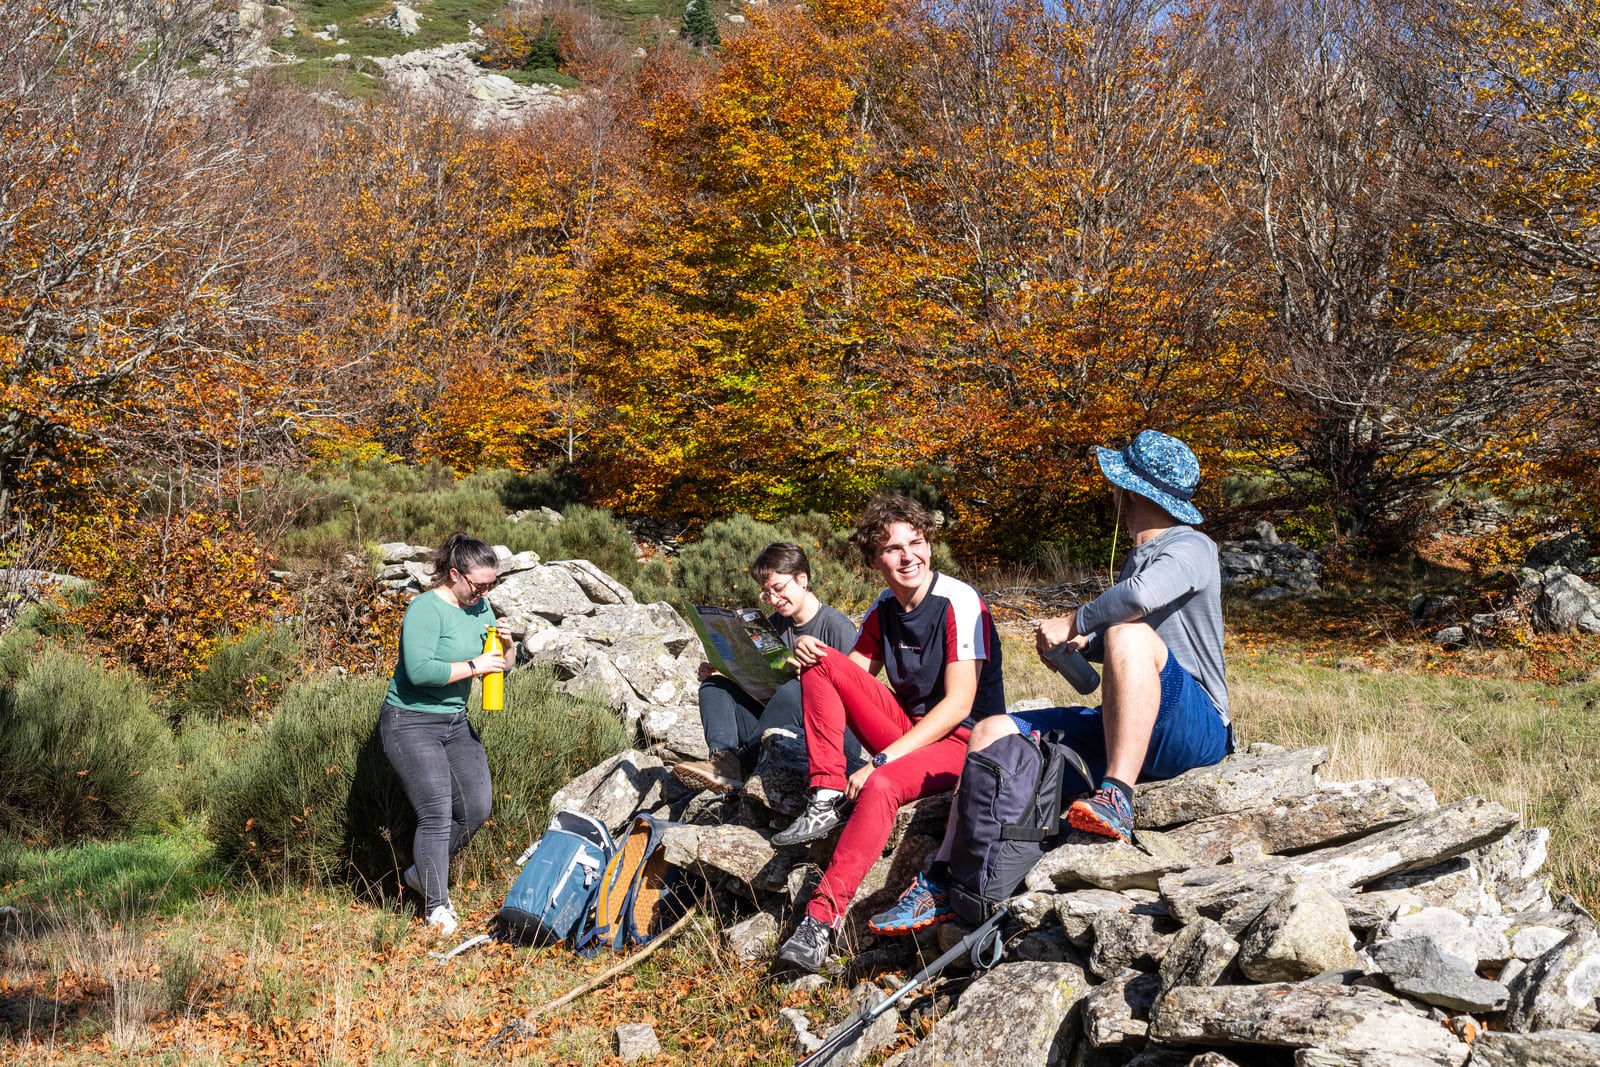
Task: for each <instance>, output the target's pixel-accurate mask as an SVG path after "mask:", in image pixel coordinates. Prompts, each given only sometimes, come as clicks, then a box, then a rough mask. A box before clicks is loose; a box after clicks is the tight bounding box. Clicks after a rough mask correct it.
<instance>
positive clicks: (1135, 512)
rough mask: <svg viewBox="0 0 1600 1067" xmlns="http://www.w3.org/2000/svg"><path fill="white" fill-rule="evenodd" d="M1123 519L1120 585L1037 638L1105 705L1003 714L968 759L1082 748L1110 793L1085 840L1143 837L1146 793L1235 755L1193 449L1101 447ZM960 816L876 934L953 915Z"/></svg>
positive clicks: (1101, 797) (985, 728)
mask: <svg viewBox="0 0 1600 1067" xmlns="http://www.w3.org/2000/svg"><path fill="white" fill-rule="evenodd" d="M1098 453H1099V460H1100V470H1101V473H1103V474H1104V475H1105V476H1106V478H1107V479H1109V480H1110V482H1111V484H1112V487H1113V488H1112V492H1113V494H1114V499H1115V500H1116V505H1117V511H1118V514H1119V515H1120V516H1121V519H1122V524H1123V525H1124V526H1125V527H1126V528H1127V531H1128V533H1129V535H1130V536H1131V537H1132V539H1133V548H1132V549H1131V550H1130V551H1129V552H1128V555H1127V556H1126V557H1125V558H1124V559H1123V561H1122V569H1121V570H1120V571H1119V572H1118V575H1117V581H1116V584H1114V585H1113V586H1111V588H1109V589H1107V590H1106V591H1105V592H1104V593H1101V594H1100V595H1099V596H1097V597H1095V598H1094V599H1093V600H1091V601H1090V602H1089V603H1087V604H1084V605H1083V606H1082V607H1080V608H1078V609H1077V610H1076V611H1073V612H1071V613H1069V614H1067V615H1063V616H1061V617H1059V618H1054V619H1045V620H1043V621H1042V622H1040V623H1038V624H1037V625H1036V626H1035V627H1034V642H1035V644H1036V646H1037V649H1038V652H1039V655H1040V657H1041V658H1044V654H1045V653H1046V652H1047V651H1050V650H1052V649H1057V648H1059V646H1062V645H1067V646H1069V647H1071V648H1074V649H1077V650H1078V651H1080V652H1082V653H1083V654H1084V655H1085V656H1087V657H1088V658H1089V659H1091V660H1099V661H1100V662H1101V663H1102V664H1103V674H1102V678H1101V687H1100V693H1101V699H1102V704H1101V706H1100V707H1098V708H1089V707H1065V708H1043V709H1040V710H1038V711H1027V712H1018V713H1016V714H1008V715H994V716H991V717H989V718H986V719H981V720H979V722H978V723H977V725H975V726H974V727H973V729H972V735H971V737H970V739H969V740H968V742H967V753H968V755H969V756H970V755H971V754H972V753H974V752H978V751H981V750H982V749H985V748H987V747H989V746H990V745H992V744H994V743H995V742H996V741H998V740H1000V739H1001V738H1002V737H1005V736H1007V735H1009V734H1017V733H1029V732H1037V733H1038V734H1040V735H1041V736H1048V737H1049V738H1050V739H1051V740H1055V741H1060V742H1064V743H1066V744H1068V745H1070V746H1072V747H1073V748H1074V749H1076V750H1077V752H1078V754H1079V755H1081V756H1082V757H1083V761H1084V763H1085V764H1086V765H1087V766H1088V769H1089V771H1090V774H1091V776H1093V778H1094V780H1096V781H1098V782H1099V788H1098V789H1097V790H1096V791H1095V792H1094V793H1093V794H1092V795H1090V796H1088V797H1086V798H1084V799H1080V800H1076V801H1074V802H1073V804H1072V807H1071V808H1069V809H1068V812H1067V819H1068V821H1069V822H1070V823H1071V824H1072V825H1073V826H1074V827H1075V828H1077V829H1079V830H1084V831H1087V832H1089V833H1092V834H1099V835H1101V836H1103V837H1110V838H1117V839H1120V840H1123V841H1129V842H1131V841H1132V840H1133V789H1134V786H1135V784H1136V783H1138V782H1140V781H1147V780H1153V779H1161V778H1171V777H1173V776H1174V775H1178V774H1182V773H1183V772H1184V771H1187V770H1190V769H1191V768H1194V767H1204V766H1207V765H1209V764H1212V763H1216V762H1217V761H1218V760H1220V759H1222V757H1223V756H1226V755H1227V754H1228V750H1229V749H1230V747H1231V745H1232V735H1231V729H1230V727H1229V720H1228V687H1227V684H1226V683H1225V682H1224V681H1223V659H1222V575H1221V570H1220V568H1219V566H1218V563H1217V546H1216V543H1215V542H1214V541H1212V540H1211V538H1209V537H1207V536H1206V535H1205V534H1203V533H1201V532H1200V531H1199V530H1196V529H1195V528H1194V527H1195V526H1196V525H1197V524H1199V523H1200V522H1201V516H1200V512H1199V511H1198V510H1197V509H1196V508H1195V506H1194V504H1192V503H1190V499H1191V498H1192V497H1193V496H1194V491H1195V488H1196V487H1197V486H1198V485H1199V484H1200V462H1199V461H1198V460H1197V459H1195V455H1194V453H1193V452H1192V451H1190V449H1189V446H1188V445H1186V444H1184V443H1183V442H1182V441H1180V440H1178V439H1177V438H1176V437H1172V436H1170V435H1168V434H1164V433H1161V432H1160V431H1157V430H1145V431H1144V432H1143V433H1141V434H1139V436H1138V437H1135V438H1134V439H1133V442H1132V443H1131V444H1129V445H1128V446H1127V447H1126V448H1122V449H1110V448H1101V449H1098ZM958 833H960V830H959V829H958V828H957V827H956V825H955V822H954V820H953V819H952V822H951V825H950V826H949V827H948V828H947V830H946V833H945V841H944V843H943V844H942V845H941V846H940V848H939V851H938V852H937V853H936V854H935V856H934V858H933V862H932V863H930V865H929V867H928V869H927V870H926V871H924V872H923V873H921V874H919V875H917V877H916V880H915V881H914V882H913V883H912V885H911V887H910V888H908V889H907V890H906V891H905V893H903V894H902V895H901V897H900V899H899V901H898V902H896V904H895V905H894V906H893V907H891V908H890V909H889V910H887V911H885V912H883V913H881V914H879V915H874V916H873V917H872V918H871V919H870V920H868V926H869V927H870V928H871V929H872V930H873V931H874V932H876V933H878V934H904V933H910V932H912V931H915V930H919V929H922V928H923V927H926V926H929V925H932V924H933V923H937V922H942V921H944V920H945V919H949V918H951V917H952V916H953V915H954V910H953V909H952V907H951V906H950V903H949V885H950V870H949V857H950V855H951V850H952V846H953V835H954V834H958Z"/></svg>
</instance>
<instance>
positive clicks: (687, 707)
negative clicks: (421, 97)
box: [377, 542, 707, 757]
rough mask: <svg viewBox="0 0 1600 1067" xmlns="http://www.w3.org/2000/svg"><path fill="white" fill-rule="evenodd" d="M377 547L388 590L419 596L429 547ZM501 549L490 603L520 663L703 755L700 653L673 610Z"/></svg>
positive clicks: (577, 570)
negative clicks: (515, 647)
mask: <svg viewBox="0 0 1600 1067" xmlns="http://www.w3.org/2000/svg"><path fill="white" fill-rule="evenodd" d="M379 550H380V552H381V553H382V556H383V565H382V567H381V568H380V569H379V571H378V574H377V580H378V583H379V584H380V585H381V586H383V587H384V588H386V589H389V590H391V591H393V592H396V593H400V594H404V595H414V594H416V593H419V592H421V591H422V590H423V589H425V588H426V587H427V586H428V584H429V583H430V582H431V580H432V568H431V565H430V564H429V562H428V561H429V560H430V559H431V558H432V556H433V549H431V548H428V547H425V546H421V545H407V544H403V543H399V542H395V543H391V544H385V545H381V546H379ZM495 553H496V554H497V555H498V556H499V557H500V565H499V576H500V583H499V585H497V586H496V587H495V588H494V589H493V590H491V591H490V593H489V603H490V605H491V606H493V608H494V610H495V615H496V616H498V617H500V618H502V619H505V620H506V621H507V622H508V623H510V625H511V629H512V632H513V633H514V634H516V636H517V641H518V656H517V662H518V666H520V667H531V666H545V667H549V668H551V669H552V670H553V671H554V672H555V675H556V678H557V679H558V685H559V686H560V688H561V689H562V690H563V691H565V692H569V693H574V694H577V693H583V692H589V693H592V694H596V695H599V696H600V697H602V698H603V699H605V700H607V701H609V702H610V703H611V705H612V706H613V707H615V708H617V709H618V710H619V711H620V712H622V713H623V716H624V718H625V719H626V721H627V722H628V723H629V725H631V726H633V727H634V728H635V729H636V730H637V731H638V732H639V734H641V735H642V736H643V738H644V739H645V740H646V741H647V742H649V743H651V744H660V745H662V746H664V747H666V748H667V749H669V750H670V751H671V752H672V753H675V754H678V755H683V756H697V757H698V756H705V755H707V751H706V743H705V735H704V734H703V733H702V732H701V727H700V712H699V689H700V682H699V676H698V673H697V672H698V670H699V667H700V663H701V661H702V659H703V658H704V657H703V656H702V655H701V652H700V642H699V641H698V640H697V639H696V638H695V635H694V631H693V630H692V629H690V627H689V624H688V623H686V622H684V621H683V619H682V618H681V617H680V616H679V615H678V613H677V612H676V611H674V610H673V608H672V606H671V605H670V604H666V603H656V604H640V603H639V602H638V601H637V600H636V599H634V596H633V593H632V592H630V591H629V590H628V587H627V586H625V585H623V584H622V583H621V582H618V581H617V580H616V579H615V578H612V577H611V576H610V575H608V574H606V573H605V572H604V571H602V570H601V569H600V568H599V567H597V566H595V565H594V564H593V563H590V562H589V561H588V560H582V559H575V560H558V561H554V562H550V563H542V562H540V560H539V557H538V555H536V554H535V553H533V552H518V553H513V552H511V551H510V550H509V549H507V548H506V547H505V546H503V545H497V546H496V547H495Z"/></svg>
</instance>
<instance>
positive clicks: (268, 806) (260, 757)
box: [207, 676, 410, 884]
mask: <svg viewBox="0 0 1600 1067" xmlns="http://www.w3.org/2000/svg"><path fill="white" fill-rule="evenodd" d="M387 686H388V682H387V680H386V679H382V678H362V679H344V678H337V677H332V676H323V677H319V678H315V679H307V680H302V681H300V682H298V683H296V684H295V685H293V686H291V687H290V688H289V690H288V691H287V692H286V693H284V697H283V701H282V703H281V704H280V705H279V707H278V710H277V712H276V713H274V715H273V718H272V721H271V723H269V724H268V726H267V728H266V731H265V734H264V736H263V737H262V738H261V740H260V742H259V743H258V744H256V745H254V746H252V752H251V754H250V758H249V759H244V760H241V761H240V762H239V763H237V764H236V765H235V766H234V767H233V769H232V771H231V772H230V773H229V774H227V775H226V776H225V777H224V778H223V780H222V781H221V783H220V784H219V785H218V787H217V795H216V797H215V798H214V799H213V801H212V805H211V811H210V814H209V819H208V822H207V826H208V829H207V833H208V836H210V838H211V839H212V840H213V841H215V842H216V845H217V859H218V860H219V861H220V862H221V863H223V864H224V865H226V866H228V867H230V868H232V869H234V870H235V871H242V872H248V873H250V874H251V875H254V876H255V877H256V878H258V879H260V880H262V881H266V882H277V881H282V880H288V879H293V880H300V881H309V882H312V883H317V884H322V883H334V882H341V881H345V880H348V879H350V878H351V876H352V874H353V871H354V869H353V858H354V850H353V848H352V845H353V841H352V834H351V824H352V822H353V821H354V820H356V819H359V820H360V821H361V822H362V823H364V824H367V825H375V826H379V827H385V826H392V825H394V824H395V823H397V822H399V821H400V820H402V819H409V817H410V805H409V804H408V803H407V802H406V798H405V794H404V793H403V792H402V791H401V789H400V784H399V782H397V781H396V780H395V778H394V774H393V772H392V771H391V770H390V769H389V763H388V761H387V760H386V759H384V757H383V751H382V747H381V745H380V744H379V741H378V736H377V725H378V707H379V704H380V703H381V702H382V700H383V695H384V692H385V690H386V688H387Z"/></svg>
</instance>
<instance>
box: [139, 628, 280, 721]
mask: <svg viewBox="0 0 1600 1067" xmlns="http://www.w3.org/2000/svg"><path fill="white" fill-rule="evenodd" d="M300 655H301V649H300V645H299V642H297V641H296V640H295V637H294V635H293V634H292V633H290V632H289V631H288V630H285V629H283V628H282V627H279V626H266V627H262V628H260V629H256V630H251V631H250V632H249V633H246V634H243V635H242V636H239V637H236V638H230V639H228V640H226V641H223V642H222V643H221V644H219V645H218V646H217V650H216V651H215V652H213V653H212V654H211V658H210V659H208V660H207V661H206V663H205V665H204V666H203V667H201V668H200V670H198V671H196V672H195V673H194V674H191V675H190V676H189V677H188V678H187V679H185V681H184V683H183V685H182V686H180V687H179V689H178V692H177V694H176V695H175V696H174V698H173V700H172V701H171V702H170V704H169V705H168V713H169V714H170V715H171V716H172V718H174V719H176V720H192V719H196V718H204V719H207V720H210V721H212V722H221V721H223V720H226V719H252V718H255V717H256V716H257V715H260V714H261V713H262V712H263V711H265V710H266V709H267V708H268V707H270V706H271V705H272V704H273V703H274V702H275V701H276V700H277V698H278V695H279V693H281V692H282V690H283V687H284V685H285V684H286V683H287V682H288V681H289V680H290V679H291V678H293V677H294V676H295V674H296V673H297V671H298V669H299V668H298V662H299V659H300Z"/></svg>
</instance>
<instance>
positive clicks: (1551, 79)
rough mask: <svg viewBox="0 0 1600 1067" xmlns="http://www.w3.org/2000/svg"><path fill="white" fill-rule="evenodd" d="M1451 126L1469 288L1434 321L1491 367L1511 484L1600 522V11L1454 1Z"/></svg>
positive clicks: (1434, 26)
mask: <svg viewBox="0 0 1600 1067" xmlns="http://www.w3.org/2000/svg"><path fill="white" fill-rule="evenodd" d="M1426 26H1427V29H1428V31H1429V32H1428V34H1427V36H1426V38H1425V39H1426V42H1427V44H1428V45H1429V53H1428V54H1429V58H1430V59H1431V74H1432V76H1433V77H1435V78H1437V79H1439V81H1440V82H1441V83H1442V84H1443V85H1445V86H1446V87H1447V89H1448V93H1449V95H1448V96H1447V103H1448V107H1449V113H1450V116H1451V118H1452V123H1451V125H1450V127H1448V128H1447V130H1446V132H1445V135H1444V136H1443V137H1442V138H1441V141H1442V143H1441V144H1440V146H1439V150H1438V152H1437V154H1436V155H1435V157H1434V158H1435V161H1436V167H1437V170H1438V174H1439V188H1440V198H1439V205H1438V211H1437V228H1438V230H1439V232H1440V233H1441V234H1446V235H1448V238H1447V243H1448V244H1449V247H1450V248H1451V249H1452V255H1453V257H1454V260H1455V263H1456V266H1457V271H1456V281H1457V284H1453V285H1451V286H1449V287H1442V288H1440V289H1439V290H1438V291H1436V292H1434V293H1432V294H1430V296H1431V306H1430V312H1431V314H1432V321H1433V323H1434V324H1435V325H1436V327H1437V328H1438V329H1439V330H1440V331H1441V332H1444V333H1446V334H1448V335H1449V336H1451V337H1453V338H1454V339H1455V341H1456V343H1457V344H1458V345H1459V346H1461V347H1462V348H1463V349H1466V350H1470V351H1475V352H1478V353H1481V354H1482V355H1481V357H1480V358H1483V359H1492V360H1493V362H1494V365H1495V366H1496V368H1497V371H1498V373H1499V374H1500V375H1501V376H1502V377H1503V380H1504V384H1505V389H1506V391H1507V392H1508V393H1509V394H1511V395H1514V396H1516V397H1517V398H1518V399H1519V400H1520V401H1521V403H1522V405H1523V409H1524V411H1525V412H1526V416H1527V417H1524V418H1523V419H1520V420H1517V421H1516V422H1511V423H1506V422H1505V421H1504V420H1503V421H1502V428H1501V432H1500V436H1499V441H1498V445H1499V449H1500V460H1501V462H1500V464H1499V467H1498V470H1497V471H1496V474H1497V475H1498V477H1497V479H1496V480H1497V482H1498V483H1499V484H1500V485H1502V487H1504V488H1506V489H1508V490H1513V491H1516V492H1518V493H1521V494H1532V495H1533V496H1534V497H1536V498H1543V499H1545V500H1546V501H1547V502H1549V503H1552V504H1558V505H1559V506H1560V507H1561V508H1563V509H1566V510H1567V511H1568V512H1569V513H1571V511H1572V510H1573V509H1574V508H1575V507H1576V508H1577V509H1578V510H1580V511H1585V512H1586V513H1587V514H1588V515H1589V516H1590V517H1591V518H1593V517H1595V516H1596V515H1600V473H1597V472H1600V447H1597V444H1596V442H1597V441H1600V359H1596V356H1595V351H1596V346H1597V343H1600V336H1597V332H1600V331H1597V327H1596V323H1597V322H1600V133H1597V130H1600V4H1596V3H1595V2H1594V0H1576V2H1571V3H1559V4H1557V3H1539V2H1535V3H1517V4H1509V3H1501V2H1496V0H1456V2H1452V3H1448V4H1445V5H1443V7H1442V9H1441V10H1440V12H1439V15H1438V17H1437V18H1435V19H1431V20H1429V21H1428V23H1427V24H1426Z"/></svg>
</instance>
